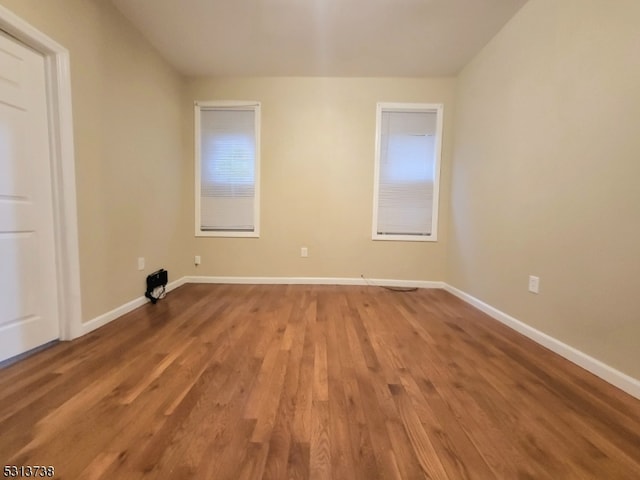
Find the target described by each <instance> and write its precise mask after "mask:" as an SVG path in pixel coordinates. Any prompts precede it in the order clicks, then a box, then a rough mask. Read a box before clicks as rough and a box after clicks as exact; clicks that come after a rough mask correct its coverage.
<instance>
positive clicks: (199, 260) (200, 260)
mask: <svg viewBox="0 0 640 480" xmlns="http://www.w3.org/2000/svg"><path fill="white" fill-rule="evenodd" d="M193 263H195V264H196V265H200V264H201V263H202V259H201V258H200V255H196V256H195V258H194V259H193Z"/></svg>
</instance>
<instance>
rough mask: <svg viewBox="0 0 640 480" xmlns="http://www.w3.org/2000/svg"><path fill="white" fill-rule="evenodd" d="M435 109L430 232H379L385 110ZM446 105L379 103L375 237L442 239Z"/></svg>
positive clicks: (403, 239)
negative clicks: (441, 216)
mask: <svg viewBox="0 0 640 480" xmlns="http://www.w3.org/2000/svg"><path fill="white" fill-rule="evenodd" d="M383 111H394V112H416V111H418V112H435V113H436V133H435V144H434V150H435V151H434V175H433V204H432V217H431V234H430V235H396V234H389V233H387V234H380V233H378V201H379V196H378V193H379V182H380V143H381V135H382V132H381V125H382V112H383ZM443 118H444V104H442V103H395V102H378V103H377V104H376V138H375V141H376V145H375V157H374V158H375V161H374V172H373V220H372V224H371V239H372V240H387V241H404V242H437V241H438V210H439V203H440V202H439V200H440V164H441V163H442V134H443V133H442V132H443V125H444V123H443V122H444V120H443Z"/></svg>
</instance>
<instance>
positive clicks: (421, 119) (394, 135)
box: [372, 103, 443, 241]
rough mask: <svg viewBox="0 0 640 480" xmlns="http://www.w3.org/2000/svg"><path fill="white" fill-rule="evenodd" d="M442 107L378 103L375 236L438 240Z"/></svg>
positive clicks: (437, 105) (382, 238) (374, 199)
mask: <svg viewBox="0 0 640 480" xmlns="http://www.w3.org/2000/svg"><path fill="white" fill-rule="evenodd" d="M442 110H443V106H442V105H440V104H416V103H379V104H378V108H377V126H376V157H375V174H374V182H375V183H374V188H373V190H374V193H373V236H372V238H373V239H374V240H406V241H435V240H437V226H438V184H439V177H440V148H441V147H440V146H441V142H442Z"/></svg>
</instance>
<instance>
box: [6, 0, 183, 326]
mask: <svg viewBox="0 0 640 480" xmlns="http://www.w3.org/2000/svg"><path fill="white" fill-rule="evenodd" d="M0 3H2V5H4V6H6V7H7V8H9V9H10V10H12V11H13V12H14V13H16V14H17V15H19V16H20V17H22V18H23V19H25V20H26V21H27V22H29V23H31V24H32V25H33V26H35V27H36V28H38V29H39V30H41V31H42V32H44V33H45V34H46V35H48V36H50V37H51V38H53V39H54V40H56V41H57V42H59V43H60V44H62V45H64V46H65V47H66V48H68V49H69V51H70V55H71V82H72V92H73V115H74V134H75V154H76V175H77V200H78V223H79V240H80V268H81V281H82V307H83V308H82V310H83V313H82V316H83V320H85V321H86V320H89V319H92V318H94V317H96V316H97V315H100V314H102V313H105V312H107V311H109V310H111V309H113V308H116V307H118V306H120V305H122V304H123V303H126V302H128V301H130V300H132V299H134V298H136V297H139V296H140V295H142V294H143V293H144V289H145V283H144V280H145V276H146V275H147V274H148V273H149V272H150V271H152V270H154V269H157V268H159V267H165V268H167V269H168V270H169V273H170V276H171V278H173V279H175V278H179V277H182V276H183V275H184V274H185V269H186V267H187V266H188V264H189V263H190V261H187V259H188V256H187V255H186V254H183V247H184V244H185V243H186V242H187V240H186V239H187V238H189V232H190V224H188V223H185V218H186V216H185V215H184V214H182V212H181V209H182V208H183V207H184V206H185V205H184V204H183V199H184V198H185V197H184V195H183V192H182V185H183V184H182V182H181V181H180V179H181V178H182V177H183V175H184V167H183V158H184V155H183V154H184V145H183V143H182V140H183V137H182V132H181V128H182V110H181V109H182V105H181V102H182V100H183V97H182V95H183V86H184V85H183V80H182V78H181V77H179V76H178V75H177V74H176V73H175V72H174V71H173V70H172V69H171V68H170V67H169V66H168V65H167V64H166V63H165V62H164V60H162V59H161V58H160V57H159V55H158V54H157V53H156V52H155V51H154V50H153V49H152V48H151V47H150V46H149V44H148V43H147V42H146V41H145V40H144V39H143V38H142V36H141V35H140V34H139V33H138V32H137V31H136V30H134V29H133V28H132V27H131V26H130V25H129V23H128V22H127V21H126V20H124V18H123V17H122V16H121V15H120V14H119V13H118V12H117V11H116V10H115V9H114V8H113V7H112V6H111V4H110V3H109V2H107V1H102V0H47V1H42V0H0ZM138 256H144V257H146V261H147V269H146V271H144V272H138V271H137V257H138Z"/></svg>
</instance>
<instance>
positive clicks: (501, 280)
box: [448, 0, 640, 378]
mask: <svg viewBox="0 0 640 480" xmlns="http://www.w3.org/2000/svg"><path fill="white" fill-rule="evenodd" d="M638 25H640V2H638V1H637V0H616V1H615V2H610V1H605V0H563V1H557V0H531V1H530V2H529V3H528V4H526V5H525V6H524V8H523V9H522V10H521V11H520V12H519V13H518V14H517V15H516V17H515V18H514V19H513V20H512V21H511V22H510V23H508V24H507V26H506V27H505V28H504V30H503V31H502V32H501V33H499V34H498V36H497V37H495V38H494V39H493V41H492V42H491V43H490V44H489V45H488V46H487V47H486V48H485V49H484V51H483V52H482V53H481V54H480V55H478V56H477V57H476V58H475V59H474V60H473V61H472V62H471V64H470V65H468V66H467V67H466V68H465V69H464V71H463V72H462V74H461V75H460V77H459V79H458V88H457V92H456V104H457V110H456V118H455V121H456V124H455V141H454V160H453V173H452V211H451V218H450V222H451V224H450V226H451V235H450V246H449V248H450V252H449V257H448V259H449V262H448V264H449V265H448V280H449V282H450V283H451V284H453V285H454V286H456V287H458V288H460V289H462V290H464V291H466V292H468V293H470V294H471V295H474V296H476V297H478V298H480V299H481V300H483V301H485V302H487V303H489V304H491V305H493V306H495V307H497V308H499V309H501V310H503V311H505V312H507V313H509V314H511V315H513V316H515V317H516V318H518V319H520V320H522V321H524V322H526V323H528V324H530V325H532V326H533V327H535V328H537V329H539V330H542V331H543V332H546V333H548V334H550V335H551V336H553V337H556V338H558V339H559V340H561V341H563V342H566V343H568V344H569V345H571V346H573V347H576V348H578V349H580V350H582V351H583V352H585V353H587V354H589V355H591V356H593V357H595V358H597V359H599V360H601V361H603V362H605V363H607V364H609V365H611V366H613V367H615V368H617V369H620V370H621V371H623V372H626V373H627V374H630V375H632V376H634V377H635V378H640V348H639V339H640V307H639V306H638V300H637V299H638V295H639V286H640V282H639V281H638V279H639V275H640V184H639V180H638V179H640V134H639V132H638V128H639V126H640V55H639V52H640V28H638ZM529 274H534V275H538V276H539V277H540V279H541V291H540V294H539V295H533V294H530V293H527V278H528V275H529Z"/></svg>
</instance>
